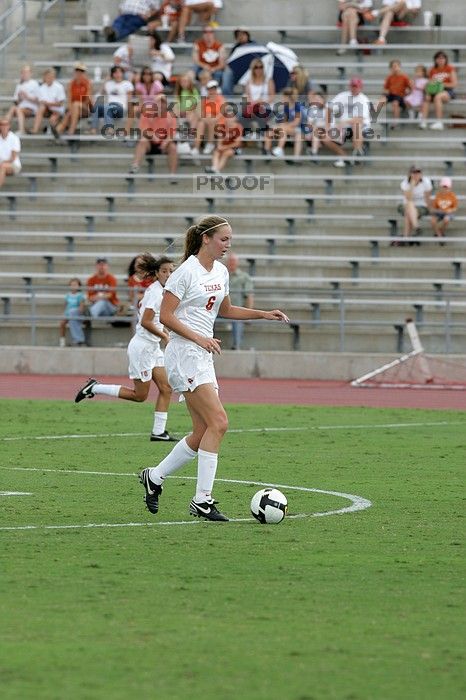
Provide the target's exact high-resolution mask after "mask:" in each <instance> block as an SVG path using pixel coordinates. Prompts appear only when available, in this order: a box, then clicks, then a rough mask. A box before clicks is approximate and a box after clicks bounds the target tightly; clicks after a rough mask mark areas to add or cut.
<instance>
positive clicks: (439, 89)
mask: <svg viewBox="0 0 466 700" xmlns="http://www.w3.org/2000/svg"><path fill="white" fill-rule="evenodd" d="M428 78H429V82H428V83H427V85H426V87H425V91H426V96H425V100H424V104H423V105H422V109H421V114H422V119H421V122H420V124H419V127H420V128H421V129H426V128H427V121H426V120H427V117H428V115H429V110H430V107H431V105H432V104H433V105H434V111H435V117H436V121H435V122H433V123H432V124H431V125H430V128H431V129H439V130H442V129H443V121H442V119H443V105H444V104H445V103H446V102H449V101H450V100H453V99H454V98H455V88H456V86H457V85H458V77H457V75H456V70H455V69H454V67H453V66H451V65H450V64H449V63H448V56H447V54H446V53H445V51H437V53H436V54H435V55H434V65H433V66H432V68H431V69H430V71H429V74H428Z"/></svg>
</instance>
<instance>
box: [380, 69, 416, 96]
mask: <svg viewBox="0 0 466 700" xmlns="http://www.w3.org/2000/svg"><path fill="white" fill-rule="evenodd" d="M410 86H411V82H410V80H409V78H408V76H407V75H406V74H405V73H400V75H387V77H386V78H385V83H384V86H383V89H384V90H386V91H387V92H388V94H389V95H398V97H404V96H405V95H406V91H407V90H409V88H410Z"/></svg>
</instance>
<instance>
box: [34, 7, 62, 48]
mask: <svg viewBox="0 0 466 700" xmlns="http://www.w3.org/2000/svg"><path fill="white" fill-rule="evenodd" d="M58 2H59V3H60V19H59V24H60V27H63V26H64V24H65V0H41V3H40V10H39V14H38V17H39V31H40V40H41V41H42V42H43V41H44V39H45V16H46V15H47V14H48V12H50V10H51V9H52V7H55V5H56V4H57V3H58Z"/></svg>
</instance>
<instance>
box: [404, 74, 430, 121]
mask: <svg viewBox="0 0 466 700" xmlns="http://www.w3.org/2000/svg"><path fill="white" fill-rule="evenodd" d="M426 85H427V68H426V67H425V66H422V65H419V66H416V68H415V69H414V78H413V79H412V80H411V92H410V93H409V95H406V97H405V103H406V105H407V107H408V113H409V118H410V119H414V115H415V113H416V112H417V113H419V112H420V111H421V109H422V105H423V104H424V97H425V87H426Z"/></svg>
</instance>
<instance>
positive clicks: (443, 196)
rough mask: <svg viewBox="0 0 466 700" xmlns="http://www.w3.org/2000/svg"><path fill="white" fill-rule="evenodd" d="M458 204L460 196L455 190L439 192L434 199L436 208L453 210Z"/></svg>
mask: <svg viewBox="0 0 466 700" xmlns="http://www.w3.org/2000/svg"><path fill="white" fill-rule="evenodd" d="M457 206H458V198H457V196H456V194H455V193H454V192H450V191H448V192H442V190H440V192H437V194H436V195H435V198H434V201H433V207H434V209H440V211H446V212H448V211H453V209H456V208H457Z"/></svg>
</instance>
